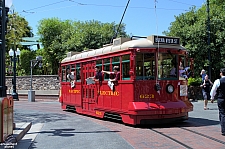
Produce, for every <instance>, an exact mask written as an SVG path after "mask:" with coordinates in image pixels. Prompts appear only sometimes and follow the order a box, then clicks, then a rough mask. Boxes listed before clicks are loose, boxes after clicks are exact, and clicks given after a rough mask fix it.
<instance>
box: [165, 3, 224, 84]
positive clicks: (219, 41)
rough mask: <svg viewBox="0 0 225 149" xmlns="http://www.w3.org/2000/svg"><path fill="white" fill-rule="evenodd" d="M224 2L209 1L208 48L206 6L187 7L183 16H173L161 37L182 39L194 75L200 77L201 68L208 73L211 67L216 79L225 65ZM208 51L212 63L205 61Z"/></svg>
mask: <svg viewBox="0 0 225 149" xmlns="http://www.w3.org/2000/svg"><path fill="white" fill-rule="evenodd" d="M224 6H225V2H224V1H221V3H218V1H216V0H210V22H211V23H210V29H211V32H210V37H211V38H210V41H211V42H210V45H208V32H207V27H208V26H207V25H208V22H207V21H208V20H207V11H206V5H203V6H202V7H201V8H199V9H196V8H195V7H192V8H190V10H189V11H188V12H186V13H182V14H180V15H179V16H175V21H174V22H172V23H171V26H170V27H169V31H165V32H164V34H166V35H168V36H177V37H180V38H181V43H182V45H183V46H185V47H186V48H187V49H188V52H189V56H190V57H192V58H194V62H195V65H194V69H195V71H194V72H195V76H199V73H200V70H201V69H202V68H204V69H206V70H208V65H209V64H211V66H212V80H214V79H216V78H218V74H219V73H218V72H219V69H220V68H221V67H224V62H225V45H224V44H223V43H224V42H225V32H224V30H225V24H224V23H222V22H224V21H225V16H224V15H223V13H222V12H223V11H224ZM209 49H210V51H211V62H209V61H208V50H209Z"/></svg>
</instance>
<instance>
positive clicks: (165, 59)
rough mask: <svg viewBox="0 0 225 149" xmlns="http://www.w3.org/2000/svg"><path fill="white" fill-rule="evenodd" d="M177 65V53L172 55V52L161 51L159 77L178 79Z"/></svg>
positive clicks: (162, 78)
mask: <svg viewBox="0 0 225 149" xmlns="http://www.w3.org/2000/svg"><path fill="white" fill-rule="evenodd" d="M177 66H178V64H177V55H172V54H170V53H159V59H158V72H159V73H158V79H161V80H177V79H178V76H177V72H178V67H177Z"/></svg>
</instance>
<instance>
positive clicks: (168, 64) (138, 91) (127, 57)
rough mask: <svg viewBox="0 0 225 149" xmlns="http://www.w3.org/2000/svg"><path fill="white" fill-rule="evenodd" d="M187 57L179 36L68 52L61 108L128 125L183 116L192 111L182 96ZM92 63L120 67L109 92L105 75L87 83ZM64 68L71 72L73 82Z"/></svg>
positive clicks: (108, 68)
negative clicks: (118, 78)
mask: <svg viewBox="0 0 225 149" xmlns="http://www.w3.org/2000/svg"><path fill="white" fill-rule="evenodd" d="M186 56H187V51H186V49H185V48H184V47H182V46H181V45H180V39H179V38H175V37H167V36H155V35H152V36H149V37H146V38H143V39H138V38H135V39H132V38H131V39H130V38H129V39H128V38H118V39H114V40H113V44H109V45H106V46H104V47H103V48H100V49H95V50H87V51H83V52H80V53H78V52H69V53H68V55H67V57H66V58H65V59H63V60H62V62H61V66H60V70H59V76H60V85H61V89H60V97H59V101H60V103H61V107H62V109H74V110H75V111H76V112H77V113H81V114H87V115H91V116H95V117H100V118H105V117H110V118H116V119H121V120H122V121H123V122H124V123H126V124H131V125H137V124H146V123H150V124H153V123H158V122H161V121H163V122H170V121H174V120H186V119H188V112H190V111H192V110H193V105H192V104H191V103H190V102H189V100H188V98H187V78H186V75H185V73H186V72H185V70H184V69H185V68H186V69H187V68H188V67H185V66H190V67H191V64H190V63H189V62H188V61H187V57H186ZM95 66H98V67H100V68H101V70H104V71H112V69H113V67H114V66H118V67H119V69H120V70H119V72H120V73H119V75H120V80H118V82H117V83H116V85H115V86H114V89H113V90H111V88H110V87H109V86H108V80H109V78H110V75H108V74H105V73H104V74H103V81H102V82H99V81H97V82H95V83H94V84H87V80H86V79H87V78H88V77H92V76H94V75H95ZM181 67H183V68H182V69H181ZM67 69H70V71H72V72H74V82H73V83H74V86H71V83H72V82H71V80H70V79H68V77H67V71H66V70H67ZM188 69H189V68H188ZM186 74H187V73H186Z"/></svg>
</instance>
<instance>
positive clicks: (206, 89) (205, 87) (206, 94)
mask: <svg viewBox="0 0 225 149" xmlns="http://www.w3.org/2000/svg"><path fill="white" fill-rule="evenodd" d="M212 85H213V83H212V82H211V81H210V80H209V76H208V75H205V78H204V81H203V83H202V85H201V87H202V95H203V98H204V110H208V109H209V108H207V104H208V100H210V87H211V86H212Z"/></svg>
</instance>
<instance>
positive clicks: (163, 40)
mask: <svg viewBox="0 0 225 149" xmlns="http://www.w3.org/2000/svg"><path fill="white" fill-rule="evenodd" d="M152 41H153V42H154V44H158V43H159V44H174V45H180V38H176V37H167V36H156V35H153V38H152Z"/></svg>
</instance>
